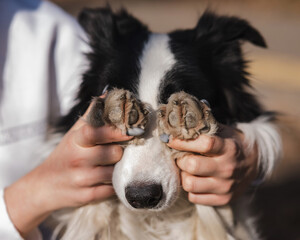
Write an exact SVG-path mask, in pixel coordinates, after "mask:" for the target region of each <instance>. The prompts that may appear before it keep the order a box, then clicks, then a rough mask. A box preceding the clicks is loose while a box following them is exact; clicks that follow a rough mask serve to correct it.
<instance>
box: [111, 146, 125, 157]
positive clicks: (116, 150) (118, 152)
mask: <svg viewBox="0 0 300 240" xmlns="http://www.w3.org/2000/svg"><path fill="white" fill-rule="evenodd" d="M110 153H111V155H112V157H113V158H114V159H116V160H120V159H121V157H122V155H123V149H122V148H121V147H120V146H118V145H112V146H111V149H110Z"/></svg>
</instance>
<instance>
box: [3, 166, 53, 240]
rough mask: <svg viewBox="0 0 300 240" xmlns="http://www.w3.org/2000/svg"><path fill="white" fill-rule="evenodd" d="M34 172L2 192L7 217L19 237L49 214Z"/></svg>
mask: <svg viewBox="0 0 300 240" xmlns="http://www.w3.org/2000/svg"><path fill="white" fill-rule="evenodd" d="M34 175H35V173H34V170H33V171H32V172H30V173H29V174H27V175H26V176H24V177H23V178H21V179H19V180H18V181H16V182H15V183H13V184H12V185H10V186H8V187H7V188H6V189H5V190H4V200H5V204H6V208H7V212H8V215H9V217H10V219H11V221H12V223H13V224H14V226H15V228H16V229H17V230H18V232H19V233H20V235H21V236H23V237H26V236H27V234H28V233H30V232H31V231H32V230H33V229H34V228H36V227H37V226H38V225H39V224H40V223H41V222H42V221H43V220H44V219H45V218H46V217H48V216H49V214H50V213H51V210H50V209H47V208H46V206H45V205H44V204H43V202H44V201H43V199H42V198H41V195H42V194H41V193H40V192H41V191H40V189H37V184H35V183H34V181H36V180H35V179H34V178H35V176H34Z"/></svg>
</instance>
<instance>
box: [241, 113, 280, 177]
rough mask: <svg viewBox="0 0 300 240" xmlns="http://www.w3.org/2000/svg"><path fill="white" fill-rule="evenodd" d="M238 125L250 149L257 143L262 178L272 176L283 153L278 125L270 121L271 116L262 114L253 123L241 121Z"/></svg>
mask: <svg viewBox="0 0 300 240" xmlns="http://www.w3.org/2000/svg"><path fill="white" fill-rule="evenodd" d="M237 127H238V128H239V129H240V130H241V131H242V132H243V133H244V135H245V141H246V143H247V144H248V149H249V151H251V150H252V149H253V147H254V144H256V145H257V148H258V161H259V166H260V168H261V170H262V174H263V176H262V178H263V179H264V178H266V177H268V176H270V175H271V173H272V171H273V169H274V167H275V165H276V163H277V161H278V159H280V156H281V153H282V149H281V148H282V143H281V138H280V136H279V133H278V131H277V129H276V126H275V125H274V124H273V123H271V122H270V119H269V117H267V116H262V117H258V118H257V119H255V120H254V121H252V122H251V123H239V124H238V125H237Z"/></svg>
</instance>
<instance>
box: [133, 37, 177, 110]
mask: <svg viewBox="0 0 300 240" xmlns="http://www.w3.org/2000/svg"><path fill="white" fill-rule="evenodd" d="M174 64H175V57H174V55H173V54H172V52H171V50H170V48H169V36H168V35H166V34H152V35H150V38H149V41H148V42H147V43H146V45H145V47H144V50H143V53H142V56H141V59H140V66H141V73H140V82H139V88H138V92H139V98H140V100H141V101H143V102H146V103H149V104H151V105H152V107H153V108H154V109H156V108H157V97H158V93H159V85H160V82H161V80H162V79H163V77H164V75H165V74H166V73H167V72H168V71H169V70H170V69H171V68H172V67H173V65H174Z"/></svg>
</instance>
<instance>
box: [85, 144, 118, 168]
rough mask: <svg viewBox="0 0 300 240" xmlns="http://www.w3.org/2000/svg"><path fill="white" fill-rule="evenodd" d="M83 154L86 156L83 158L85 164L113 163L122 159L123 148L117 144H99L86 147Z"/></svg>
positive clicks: (101, 164)
mask: <svg viewBox="0 0 300 240" xmlns="http://www.w3.org/2000/svg"><path fill="white" fill-rule="evenodd" d="M83 156H84V157H85V159H83V160H82V165H84V166H105V165H113V164H115V163H117V162H118V161H120V160H121V158H122V156H123V148H122V147H120V146H119V145H117V144H106V145H97V146H94V147H91V148H85V151H84V152H83Z"/></svg>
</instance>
